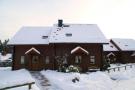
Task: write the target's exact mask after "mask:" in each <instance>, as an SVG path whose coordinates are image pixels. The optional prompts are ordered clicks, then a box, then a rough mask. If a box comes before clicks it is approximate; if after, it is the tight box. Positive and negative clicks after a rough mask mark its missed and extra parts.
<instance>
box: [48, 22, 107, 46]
mask: <svg viewBox="0 0 135 90" xmlns="http://www.w3.org/2000/svg"><path fill="white" fill-rule="evenodd" d="M49 41H50V43H107V40H106V38H105V36H104V35H103V33H102V32H101V31H100V29H99V28H98V26H97V25H96V24H68V25H66V27H57V26H54V27H53V29H52V32H51V35H50V40H49Z"/></svg>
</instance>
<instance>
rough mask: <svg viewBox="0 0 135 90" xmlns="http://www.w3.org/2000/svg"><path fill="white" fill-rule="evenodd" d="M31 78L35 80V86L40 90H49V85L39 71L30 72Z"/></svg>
mask: <svg viewBox="0 0 135 90" xmlns="http://www.w3.org/2000/svg"><path fill="white" fill-rule="evenodd" d="M30 73H31V75H32V77H33V78H35V81H36V84H37V86H38V87H39V88H40V90H51V84H50V83H49V81H48V79H47V78H46V77H44V76H43V75H42V74H41V73H40V72H39V71H31V72H30Z"/></svg>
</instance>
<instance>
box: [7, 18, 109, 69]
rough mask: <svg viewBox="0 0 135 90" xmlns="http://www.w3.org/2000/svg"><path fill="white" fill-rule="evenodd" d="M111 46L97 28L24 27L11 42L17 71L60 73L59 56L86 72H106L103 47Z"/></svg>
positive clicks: (87, 25)
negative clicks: (51, 71)
mask: <svg viewBox="0 0 135 90" xmlns="http://www.w3.org/2000/svg"><path fill="white" fill-rule="evenodd" d="M106 43H108V42H107V40H106V38H105V36H104V35H103V34H102V32H101V31H100V29H99V28H98V26H97V25H96V24H63V21H62V20H59V22H58V24H55V25H54V26H52V27H22V28H21V29H20V30H19V31H18V32H17V33H16V34H15V36H14V37H13V38H12V39H11V40H10V41H9V43H8V44H9V45H11V46H13V47H14V53H13V67H12V68H13V70H14V69H20V68H26V69H28V70H42V69H53V70H55V69H57V68H58V65H57V64H58V63H57V61H56V59H55V57H56V56H64V55H67V57H66V58H65V61H64V62H63V63H65V64H67V65H76V66H79V67H80V68H82V71H88V70H89V69H101V68H102V59H103V57H102V52H103V44H106Z"/></svg>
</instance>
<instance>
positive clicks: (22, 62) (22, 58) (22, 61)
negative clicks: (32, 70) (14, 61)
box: [21, 56, 25, 64]
mask: <svg viewBox="0 0 135 90" xmlns="http://www.w3.org/2000/svg"><path fill="white" fill-rule="evenodd" d="M24 63H25V57H24V56H21V64H24Z"/></svg>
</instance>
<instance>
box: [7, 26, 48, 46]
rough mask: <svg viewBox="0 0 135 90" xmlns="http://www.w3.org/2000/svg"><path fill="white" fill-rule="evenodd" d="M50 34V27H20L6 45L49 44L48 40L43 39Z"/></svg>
mask: <svg viewBox="0 0 135 90" xmlns="http://www.w3.org/2000/svg"><path fill="white" fill-rule="evenodd" d="M50 33H51V27H22V28H21V29H20V30H19V31H18V32H17V33H16V34H15V36H14V37H13V38H12V39H11V40H10V41H9V43H8V44H9V45H18V44H19V45H21V44H49V39H48V38H44V37H45V36H49V35H50Z"/></svg>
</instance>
